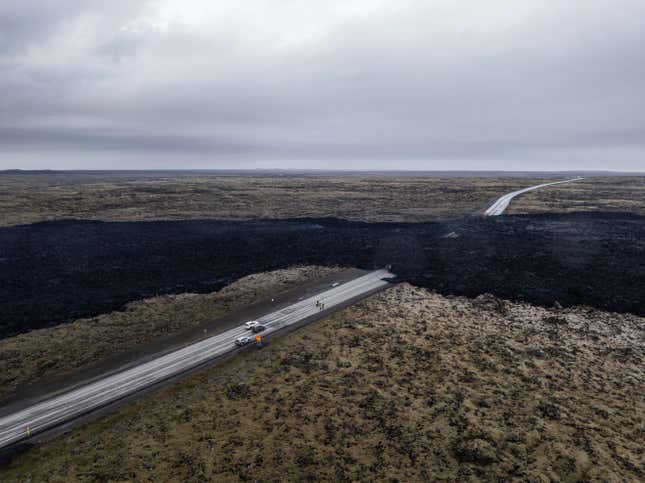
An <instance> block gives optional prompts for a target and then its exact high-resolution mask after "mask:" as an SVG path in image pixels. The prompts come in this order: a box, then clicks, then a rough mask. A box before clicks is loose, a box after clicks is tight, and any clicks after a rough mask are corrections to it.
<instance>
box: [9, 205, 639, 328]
mask: <svg viewBox="0 0 645 483" xmlns="http://www.w3.org/2000/svg"><path fill="white" fill-rule="evenodd" d="M0 253H1V254H2V255H0V306H2V307H3V310H2V311H0V338H2V337H6V336H10V335H15V334H17V333H21V332H27V331H29V330H32V329H36V328H43V327H48V326H53V325H56V324H59V323H62V322H69V321H72V320H75V319H79V318H83V317H90V316H94V315H98V314H101V313H104V312H109V311H113V310H118V309H121V308H123V307H124V306H125V304H127V303H128V302H134V301H136V300H140V299H144V298H150V297H153V296H155V295H164V294H173V293H185V292H192V293H208V292H213V291H216V290H219V289H221V288H222V287H224V286H225V285H228V284H230V283H232V282H233V281H235V280H237V279H238V278H241V277H243V276H246V275H250V274H252V273H256V272H259V271H271V270H276V269H280V268H287V267H290V266H293V265H323V266H344V267H357V268H361V269H376V268H383V267H384V266H385V265H387V264H391V265H392V267H393V272H394V273H396V274H397V275H399V276H400V277H401V279H402V280H407V281H410V282H412V283H414V284H415V285H418V286H424V287H427V288H431V289H434V290H437V291H439V292H441V293H445V294H457V295H467V296H477V295H479V294H481V293H484V292H491V293H494V294H495V295H498V296H501V297H504V298H507V299H514V300H526V301H530V302H533V303H538V304H543V305H553V304H554V303H555V302H556V301H557V302H559V303H561V304H564V305H577V304H588V305H592V306H595V307H599V308H605V309H608V310H612V311H619V312H620V311H628V312H634V313H638V314H643V313H645V312H644V310H645V305H644V304H643V290H642V287H643V286H645V217H641V216H637V215H629V214H585V213H578V214H553V215H551V214H549V215H516V216H502V217H496V218H495V219H489V218H478V217H472V218H468V219H462V220H453V221H450V222H433V223H430V222H428V223H406V224H391V223H371V224H367V223H360V222H349V221H342V220H333V219H324V220H314V219H298V220H277V221H268V220H267V221H244V222H241V221H165V222H126V223H121V222H110V223H103V222H80V221H78V222H77V221H68V222H48V223H42V224H34V225H28V226H17V227H6V228H0Z"/></svg>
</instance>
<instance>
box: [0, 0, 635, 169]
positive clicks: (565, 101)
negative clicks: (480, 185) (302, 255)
mask: <svg viewBox="0 0 645 483" xmlns="http://www.w3.org/2000/svg"><path fill="white" fill-rule="evenodd" d="M564 3H568V2H559V1H556V0H540V1H538V0H534V1H526V2H515V1H511V0H495V1H492V2H486V6H485V7H484V5H483V3H482V5H481V6H471V7H469V8H468V9H467V10H464V7H463V6H462V7H461V8H460V7H459V5H458V4H457V3H456V2H448V1H443V0H436V1H423V2H422V1H401V2H397V3H396V4H395V3H390V2H375V1H370V2H368V1H362V0H355V1H353V2H351V1H350V2H347V1H344V2H341V1H338V2H336V1H329V2H325V3H322V2H313V1H312V2H290V1H286V2H280V3H279V4H275V5H274V4H269V3H267V2H262V1H259V0H258V1H255V2H253V1H249V2H244V7H241V6H239V5H238V2H230V3H222V2H210V1H201V0H183V1H182V2H175V1H172V0H166V1H160V0H159V1H149V2H125V1H123V2H111V3H109V6H108V3H107V2H98V1H96V2H92V1H80V0H79V1H76V2H74V1H62V0H60V1H53V0H51V1H45V2H42V1H39V2H37V1H35V0H22V1H21V2H17V1H14V0H11V1H7V2H4V3H3V5H2V6H1V7H0V32H2V33H1V34H0V68H2V71H3V76H2V77H1V78H0V169H1V168H44V167H49V168H92V167H96V168H106V167H111V166H113V167H120V168H122V167H141V168H146V167H176V168H182V167H186V168H195V167H213V168H215V167H245V166H248V167H256V166H263V167H269V166H272V167H299V168H301V167H312V168H321V167H334V168H348V167H352V168H357V169H358V168H379V169H383V168H388V167H391V168H393V169H400V168H406V167H407V168H411V169H447V168H453V169H454V168H463V169H483V168H490V169H499V168H508V169H554V168H560V169H624V170H645V158H644V157H643V154H645V114H644V113H645V57H644V56H643V55H642V52H641V50H642V49H641V46H642V45H643V44H645V38H644V37H645V31H644V29H642V27H641V19H642V18H643V15H644V14H645V4H643V2H641V1H635V0H613V1H610V0H590V1H589V2H584V3H582V4H580V5H575V8H574V6H573V4H571V5H563V4H564ZM520 4H521V5H520ZM305 7H306V8H305Z"/></svg>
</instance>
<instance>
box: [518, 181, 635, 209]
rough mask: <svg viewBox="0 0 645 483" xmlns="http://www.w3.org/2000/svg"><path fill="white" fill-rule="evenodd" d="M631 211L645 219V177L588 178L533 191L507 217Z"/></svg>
mask: <svg viewBox="0 0 645 483" xmlns="http://www.w3.org/2000/svg"><path fill="white" fill-rule="evenodd" d="M572 211H627V212H632V213H638V214H641V215H645V176H641V177H621V178H586V179H582V180H580V181H576V182H574V183H565V184H561V185H555V186H549V187H547V188H544V189H540V190H535V191H531V192H529V193H526V194H523V195H521V196H518V197H517V198H515V199H514V200H513V202H512V203H511V205H510V207H509V208H508V211H507V213H509V214H513V213H545V212H560V213H564V212H572Z"/></svg>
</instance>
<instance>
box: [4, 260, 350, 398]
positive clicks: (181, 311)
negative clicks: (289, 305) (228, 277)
mask: <svg viewBox="0 0 645 483" xmlns="http://www.w3.org/2000/svg"><path fill="white" fill-rule="evenodd" d="M339 271H340V269H338V268H329V267H316V266H308V267H290V268H288V269H284V270H276V271H273V272H267V273H263V274H254V275H249V276H247V277H243V278H241V279H240V280H238V281H236V282H234V283H232V284H231V285H228V286H226V287H224V288H223V289H222V290H219V291H217V292H213V293H206V294H194V293H183V294H178V295H165V296H159V297H154V298H149V299H144V300H140V301H136V302H132V303H130V304H128V305H127V306H126V307H125V309H124V310H122V311H116V312H109V313H105V314H101V315H99V316H97V317H92V318H88V319H79V320H75V321H74V322H72V323H69V324H63V325H59V326H56V327H51V328H47V329H40V330H33V331H31V332H28V333H25V334H21V335H18V336H15V337H9V338H5V339H3V340H0V400H2V399H5V398H7V397H9V396H12V395H14V392H15V391H16V390H19V389H24V388H25V387H26V386H29V385H34V384H35V383H38V382H43V381H50V380H51V379H52V378H57V379H62V378H63V376H69V375H71V374H73V373H75V371H76V370H79V369H83V368H85V367H87V366H89V365H92V364H94V363H97V362H99V361H101V360H104V359H107V358H112V357H115V356H118V355H119V354H122V353H126V352H128V351H132V350H133V349H135V348H137V347H139V346H141V345H143V344H146V343H148V342H152V341H155V340H157V339H159V338H162V337H166V336H170V335H173V334H179V333H182V332H184V331H187V330H189V329H191V328H193V327H198V326H200V325H202V324H204V323H207V322H209V321H212V320H214V319H217V318H218V317H221V316H224V315H226V314H229V313H231V312H233V311H235V310H238V309H241V308H244V307H246V306H249V305H251V304H254V303H255V302H257V301H258V300H261V299H264V298H267V297H274V296H276V294H277V293H280V292H283V291H287V290H290V289H294V288H297V287H300V286H302V285H303V284H304V283H307V282H310V281H313V280H317V279H320V278H322V277H325V276H328V275H330V274H333V273H336V272H339Z"/></svg>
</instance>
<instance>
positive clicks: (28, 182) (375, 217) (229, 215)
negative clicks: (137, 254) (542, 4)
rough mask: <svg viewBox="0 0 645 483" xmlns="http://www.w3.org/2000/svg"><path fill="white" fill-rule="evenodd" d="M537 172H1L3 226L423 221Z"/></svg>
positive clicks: (484, 200)
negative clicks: (184, 221)
mask: <svg viewBox="0 0 645 483" xmlns="http://www.w3.org/2000/svg"><path fill="white" fill-rule="evenodd" d="M551 180H552V179H551ZM544 181H545V179H544V178H522V177H517V178H491V177H479V178H475V177H440V176H396V175H390V176H388V175H382V174H381V175H378V174H371V175H370V174H356V175H348V176H338V175H335V176H330V175H308V176H305V175H273V176H269V175H252V174H249V175H245V176H242V175H239V174H238V175H230V174H229V175H225V174H214V173H190V172H183V173H182V172H175V173H168V172H166V173H155V172H143V173H138V174H137V173H109V172H106V173H96V174H91V173H90V174H87V173H85V174H83V173H49V174H47V173H41V174H20V175H17V174H1V173H0V213H2V215H1V216H0V226H2V225H4V226H9V225H18V224H26V223H34V222H38V221H45V220H60V219H68V218H74V219H81V220H107V221H142V220H177V219H223V220H229V219H234V220H246V219H258V218H260V219H262V218H295V217H316V218H318V217H336V218H343V219H347V220H362V221H412V222H414V221H428V220H437V219H443V218H450V217H455V216H463V215H469V214H471V213H473V212H476V211H478V210H481V209H482V208H484V207H485V206H486V205H487V204H488V203H489V202H492V201H493V200H494V199H495V198H497V197H498V196H501V195H502V194H504V193H506V192H509V191H514V190H516V189H519V188H524V187H526V186H530V185H532V184H539V183H540V182H544ZM547 181H548V180H547Z"/></svg>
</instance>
